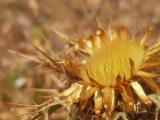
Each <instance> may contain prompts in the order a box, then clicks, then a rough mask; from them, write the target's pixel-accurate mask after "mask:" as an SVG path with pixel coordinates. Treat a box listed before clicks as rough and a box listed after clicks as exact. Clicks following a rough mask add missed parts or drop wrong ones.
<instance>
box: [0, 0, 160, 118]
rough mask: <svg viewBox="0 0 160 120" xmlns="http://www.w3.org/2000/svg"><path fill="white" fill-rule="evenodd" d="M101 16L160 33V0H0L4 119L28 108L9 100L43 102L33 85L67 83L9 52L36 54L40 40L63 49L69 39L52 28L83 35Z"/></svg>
mask: <svg viewBox="0 0 160 120" xmlns="http://www.w3.org/2000/svg"><path fill="white" fill-rule="evenodd" d="M96 18H97V19H98V21H99V23H100V24H101V26H102V27H103V28H104V29H107V28H108V25H111V26H118V25H124V26H126V27H127V28H128V29H129V31H130V32H131V33H132V34H133V35H136V36H138V37H140V38H141V37H142V36H143V35H144V32H145V30H146V28H147V27H150V26H152V27H154V28H155V32H154V35H155V36H158V34H159V32H160V0H0V120H18V117H17V116H18V115H20V114H22V113H25V112H26V109H24V108H15V107H14V106H13V105H11V104H9V103H19V104H20V103H21V104H33V103H41V102H42V100H43V94H42V93H38V92H33V91H32V90H30V88H58V90H59V91H61V90H62V89H63V88H65V82H64V81H63V82H60V83H57V81H56V77H55V76H52V75H50V74H46V73H45V72H43V71H39V70H38V68H36V67H35V66H34V64H32V63H30V62H29V60H27V59H25V58H21V57H18V56H16V55H13V54H11V53H10V52H9V50H14V51H18V52H21V53H24V54H31V55H35V54H37V52H35V51H36V50H35V49H34V48H33V46H32V44H31V43H32V41H33V40H37V41H39V42H44V43H49V44H50V45H51V47H53V49H54V50H55V51H56V52H57V53H58V52H60V51H63V50H64V47H63V46H64V44H65V42H66V41H65V40H64V39H62V38H61V37H59V36H57V35H56V34H55V33H54V32H53V31H52V28H54V29H57V30H58V31H61V32H62V33H64V34H66V35H67V36H69V37H70V38H71V39H73V38H82V37H85V36H86V35H87V34H89V33H91V32H92V31H95V30H96V28H97V25H96ZM44 46H45V45H44ZM55 83H56V85H55ZM53 116H54V117H55V116H56V115H53ZM64 118H65V117H64ZM64 118H63V119H64ZM50 119H51V120H54V119H53V118H52V117H51V118H50ZM57 119H62V118H56V120H57Z"/></svg>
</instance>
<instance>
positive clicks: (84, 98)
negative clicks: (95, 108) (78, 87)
mask: <svg viewBox="0 0 160 120" xmlns="http://www.w3.org/2000/svg"><path fill="white" fill-rule="evenodd" d="M96 90H97V89H96V88H95V87H91V86H87V87H84V88H83V90H82V92H81V95H80V96H81V97H80V100H79V101H80V106H81V109H84V107H85V106H86V104H87V102H88V99H89V98H90V97H92V96H93V95H94V93H95V91H96Z"/></svg>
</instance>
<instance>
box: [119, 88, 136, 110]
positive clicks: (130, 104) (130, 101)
mask: <svg viewBox="0 0 160 120" xmlns="http://www.w3.org/2000/svg"><path fill="white" fill-rule="evenodd" d="M120 93H121V96H122V99H123V102H124V107H125V108H124V109H125V111H126V112H131V111H134V98H133V94H132V91H131V89H130V87H129V86H128V85H126V86H121V91H120Z"/></svg>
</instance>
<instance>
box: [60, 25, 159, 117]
mask: <svg viewBox="0 0 160 120" xmlns="http://www.w3.org/2000/svg"><path fill="white" fill-rule="evenodd" d="M151 32H152V29H151V28H149V29H148V31H147V33H146V35H145V36H144V38H143V39H142V40H141V41H140V42H139V41H138V40H136V38H134V37H130V36H129V34H128V33H127V31H126V30H125V28H123V27H120V28H118V29H116V30H115V31H112V33H110V34H108V35H107V34H106V33H105V32H104V31H103V30H98V31H97V33H96V35H91V36H90V37H89V38H88V39H83V40H82V41H79V42H78V43H76V45H75V49H78V50H80V51H83V52H85V53H88V54H90V57H89V58H88V59H87V60H86V64H84V65H83V67H81V68H79V74H78V76H79V78H80V79H81V80H80V81H78V82H76V83H75V84H73V85H72V86H71V87H70V88H69V89H68V90H66V91H64V92H62V93H61V95H60V97H62V98H64V99H65V100H67V101H69V102H70V103H74V102H79V103H80V107H81V109H83V108H85V106H86V104H87V103H88V102H89V99H90V98H91V97H93V100H94V111H95V113H96V114H100V112H101V110H102V109H103V108H105V110H106V112H107V113H108V115H111V114H112V112H113V111H114V108H115V98H116V94H115V92H119V93H120V94H121V97H122V100H123V105H124V106H123V111H125V112H132V111H134V103H135V102H134V101H135V100H134V97H133V92H134V93H135V94H136V95H137V97H138V98H139V100H140V101H141V102H142V103H143V104H145V105H150V104H151V103H152V102H151V100H150V99H149V98H148V97H147V95H146V93H145V91H144V90H143V88H142V86H141V85H140V83H139V81H140V82H141V81H142V82H144V83H145V85H146V86H148V87H149V88H150V89H152V90H153V91H154V92H156V93H159V90H160V87H159V85H158V83H156V80H155V79H154V78H157V77H159V76H160V74H158V73H153V71H152V72H150V71H149V69H150V68H156V67H159V65H160V62H159V61H158V58H159V57H157V54H158V53H159V51H160V42H159V41H158V42H157V43H155V44H154V45H152V46H147V44H146V43H147V41H148V40H149V38H150V35H151ZM155 72H156V71H155Z"/></svg>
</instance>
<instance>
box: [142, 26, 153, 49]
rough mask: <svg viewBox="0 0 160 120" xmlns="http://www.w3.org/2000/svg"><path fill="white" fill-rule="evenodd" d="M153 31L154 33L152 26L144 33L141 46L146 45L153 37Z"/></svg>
mask: <svg viewBox="0 0 160 120" xmlns="http://www.w3.org/2000/svg"><path fill="white" fill-rule="evenodd" d="M152 33H153V28H152V27H150V28H148V29H147V32H146V34H145V35H144V37H143V39H142V40H141V42H140V45H141V46H145V44H146V43H147V41H148V40H149V38H150V37H151V35H152Z"/></svg>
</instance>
